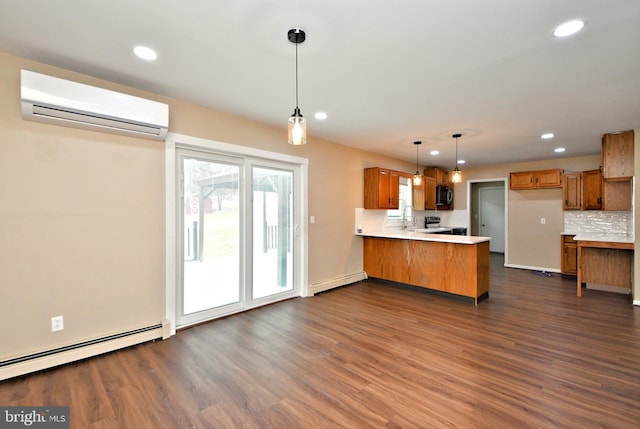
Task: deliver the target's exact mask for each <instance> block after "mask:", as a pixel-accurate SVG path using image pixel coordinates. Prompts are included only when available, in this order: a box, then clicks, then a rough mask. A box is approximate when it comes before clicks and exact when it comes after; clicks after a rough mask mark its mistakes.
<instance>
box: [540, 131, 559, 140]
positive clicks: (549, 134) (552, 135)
mask: <svg viewBox="0 0 640 429" xmlns="http://www.w3.org/2000/svg"><path fill="white" fill-rule="evenodd" d="M554 137H555V134H553V133H544V134H543V135H541V136H540V138H541V139H545V140H549V139H552V138H554Z"/></svg>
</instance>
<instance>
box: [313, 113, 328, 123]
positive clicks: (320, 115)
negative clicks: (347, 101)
mask: <svg viewBox="0 0 640 429" xmlns="http://www.w3.org/2000/svg"><path fill="white" fill-rule="evenodd" d="M313 116H314V117H315V118H316V119H317V120H319V121H324V120H325V119H327V114H326V113H325V112H316V114H315V115H313Z"/></svg>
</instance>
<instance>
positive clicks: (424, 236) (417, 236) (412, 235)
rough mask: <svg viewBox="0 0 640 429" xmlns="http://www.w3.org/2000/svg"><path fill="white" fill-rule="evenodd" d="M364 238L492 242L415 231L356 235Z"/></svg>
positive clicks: (485, 239) (470, 237)
mask: <svg viewBox="0 0 640 429" xmlns="http://www.w3.org/2000/svg"><path fill="white" fill-rule="evenodd" d="M356 235H359V236H362V237H378V238H396V239H401V240H421V241H437V242H441V243H456V244H478V243H483V242H485V241H489V240H491V237H477V236H472V235H450V234H428V233H424V232H415V231H409V230H404V231H363V232H359V233H356Z"/></svg>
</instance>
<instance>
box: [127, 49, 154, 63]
mask: <svg viewBox="0 0 640 429" xmlns="http://www.w3.org/2000/svg"><path fill="white" fill-rule="evenodd" d="M133 53H134V54H136V56H137V57H138V58H140V59H143V60H146V61H153V60H155V59H156V58H158V54H156V51H154V50H153V49H151V48H148V47H146V46H136V47H135V48H133Z"/></svg>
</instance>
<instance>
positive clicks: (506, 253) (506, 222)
mask: <svg viewBox="0 0 640 429" xmlns="http://www.w3.org/2000/svg"><path fill="white" fill-rule="evenodd" d="M485 182H502V183H503V186H504V265H505V266H507V265H508V263H509V181H508V179H507V178H506V177H497V178H493V179H475V180H474V179H470V180H467V216H468V220H467V222H468V224H469V228H471V225H473V223H472V222H473V219H472V213H471V190H472V185H473V184H474V183H485Z"/></svg>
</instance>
